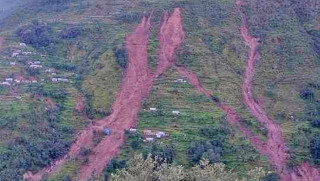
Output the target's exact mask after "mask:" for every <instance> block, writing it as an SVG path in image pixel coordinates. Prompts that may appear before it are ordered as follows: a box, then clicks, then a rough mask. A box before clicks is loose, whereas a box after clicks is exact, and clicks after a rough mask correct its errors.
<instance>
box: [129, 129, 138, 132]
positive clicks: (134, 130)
mask: <svg viewBox="0 0 320 181" xmlns="http://www.w3.org/2000/svg"><path fill="white" fill-rule="evenodd" d="M129 132H130V133H136V132H137V129H133V128H131V129H129Z"/></svg>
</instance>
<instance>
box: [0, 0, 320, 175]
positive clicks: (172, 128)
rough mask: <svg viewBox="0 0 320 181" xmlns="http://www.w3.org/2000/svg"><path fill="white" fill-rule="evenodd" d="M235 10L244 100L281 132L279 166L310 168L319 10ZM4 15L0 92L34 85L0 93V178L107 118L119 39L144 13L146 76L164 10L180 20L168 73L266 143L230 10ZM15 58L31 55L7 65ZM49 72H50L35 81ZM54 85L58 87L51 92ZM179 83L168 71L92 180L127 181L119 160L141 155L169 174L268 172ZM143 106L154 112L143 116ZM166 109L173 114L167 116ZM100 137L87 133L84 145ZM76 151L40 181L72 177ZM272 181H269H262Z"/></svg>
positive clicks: (272, 0) (250, 5)
mask: <svg viewBox="0 0 320 181" xmlns="http://www.w3.org/2000/svg"><path fill="white" fill-rule="evenodd" d="M244 1H245V3H244V8H243V9H244V10H245V13H246V14H247V15H248V25H249V27H250V34H252V35H254V36H256V37H259V38H260V39H261V45H260V47H259V51H260V53H261V59H260V60H259V61H257V63H256V68H257V69H256V74H255V76H254V82H253V88H254V91H253V93H254V97H255V99H256V100H257V101H258V102H259V103H261V104H262V106H263V108H264V110H266V111H267V113H268V115H269V116H270V117H271V118H273V119H274V120H275V121H276V122H277V123H279V124H280V125H281V128H282V129H283V132H284V136H285V140H286V142H287V146H288V147H289V149H290V150H291V155H292V157H291V158H290V160H289V162H290V164H299V163H301V162H304V161H313V162H314V163H316V164H319V163H320V161H319V160H320V156H319V155H320V153H319V147H320V146H319V145H320V143H319V142H320V141H319V140H320V139H319V138H320V104H319V102H320V88H319V87H320V86H319V85H320V82H319V76H320V75H319V72H320V71H319V70H320V69H319V67H320V66H319V65H320V64H319V62H320V61H319V60H320V59H319V55H320V52H319V47H320V45H319V43H320V33H319V32H320V28H319V27H320V26H319V25H320V24H319V16H320V14H319V12H320V11H319V7H317V6H314V5H313V4H312V3H313V1H306V0H302V1H298V0H283V1H276V0H269V1H259V0H244ZM16 2H18V1H16ZM11 4H12V3H11ZM15 7H16V8H17V9H15V10H11V11H10V13H9V11H8V12H6V14H5V16H6V18H3V17H4V16H3V17H2V16H1V15H0V16H1V17H0V36H3V37H5V39H6V42H5V47H4V48H5V49H4V51H3V52H0V68H1V70H0V82H2V81H4V79H5V78H14V79H16V78H17V77H20V78H21V77H23V78H24V79H26V80H34V79H35V80H37V83H20V84H18V83H12V86H10V87H6V86H0V114H1V116H0V136H1V139H0V175H1V177H0V180H21V179H22V174H23V173H25V172H26V171H29V170H31V171H33V172H35V171H37V170H39V169H41V168H43V167H44V166H47V165H49V164H50V163H51V162H52V160H53V159H56V158H60V157H61V156H63V155H64V154H65V153H66V152H67V150H68V148H69V146H70V143H71V142H72V141H73V140H74V138H75V135H76V133H77V132H78V130H81V129H83V128H84V125H85V119H86V117H88V118H90V119H99V118H102V117H104V116H107V115H109V114H110V112H111V106H112V103H113V102H114V100H115V95H116V91H117V90H118V88H119V86H120V82H121V78H122V75H123V73H124V72H125V68H126V66H127V61H128V57H127V53H126V50H125V45H124V44H125V43H124V41H125V36H126V34H128V33H129V32H130V31H131V30H132V28H133V27H134V26H135V25H136V24H137V23H138V22H139V21H140V19H141V17H142V16H143V14H144V12H145V13H150V12H151V11H152V12H153V15H152V19H151V22H152V28H151V29H150V31H151V32H150V36H149V37H150V38H149V42H148V55H149V57H148V60H149V65H150V67H151V68H152V69H154V68H155V66H156V63H157V48H158V46H159V42H158V40H157V38H158V31H159V26H160V23H161V18H162V13H163V12H164V11H165V10H168V11H169V12H171V11H172V9H173V8H174V7H180V8H181V10H182V17H183V23H184V30H185V32H186V37H185V40H184V43H183V45H182V46H181V48H180V49H179V50H178V55H177V64H179V65H182V66H184V67H186V68H187V69H189V70H192V71H194V72H195V73H196V74H197V75H198V77H199V79H200V82H201V84H202V85H203V86H204V87H205V88H206V89H207V90H209V91H210V93H211V94H213V95H215V96H216V97H218V98H219V100H221V101H222V102H223V103H226V104H228V105H230V106H231V107H232V108H234V109H235V110H236V111H237V112H238V113H239V115H240V116H241V117H242V118H243V119H244V123H245V124H246V125H247V126H248V128H249V129H250V130H252V131H253V132H254V133H255V134H257V135H259V136H260V137H261V138H262V139H265V137H266V133H267V130H266V129H264V128H263V126H262V125H261V124H260V123H258V122H257V121H256V120H255V118H253V117H252V115H251V113H250V112H249V111H248V110H247V108H246V107H245V105H244V104H243V103H242V92H241V85H242V76H243V71H244V68H245V64H246V59H247V57H248V49H247V47H246V45H245V44H244V43H243V40H242V38H241V36H240V34H239V27H240V26H241V19H240V16H239V12H238V11H237V9H236V8H235V1H234V0H170V1H158V0H141V1H127V0H117V1H108V2H106V1H104V0H90V1H89V0H79V1H77V0H28V1H24V2H23V7H19V6H18V5H17V6H15ZM20 42H23V43H26V44H27V46H26V47H24V46H20V45H19V43H20ZM15 50H21V51H23V52H32V54H30V55H19V56H17V57H13V56H12V53H13V52H14V51H15ZM30 61H40V62H41V65H42V66H43V68H40V69H34V68H30V66H29V65H28V63H29V62H30ZM10 62H15V63H16V65H14V66H13V65H10ZM49 68H52V69H54V72H53V73H51V72H50V73H48V72H46V70H47V69H49ZM56 77H57V78H64V79H68V80H69V81H68V82H59V83H53V82H52V78H56ZM180 78H183V77H180V76H179V75H178V74H177V72H175V70H174V69H171V70H170V71H168V72H166V73H165V74H164V75H162V76H161V77H160V78H158V79H157V80H156V81H155V82H154V86H153V88H152V92H151V94H150V95H149V96H148V97H147V98H146V100H145V101H144V103H143V107H142V108H141V110H140V112H139V115H138V119H139V123H138V126H137V129H138V132H137V133H136V134H132V133H128V134H126V136H127V137H128V139H127V142H126V144H125V145H124V146H123V149H122V151H121V154H120V155H119V156H118V157H117V158H115V159H113V160H112V161H111V163H110V164H109V165H107V166H106V169H105V171H104V176H103V177H108V176H109V175H110V173H116V172H118V171H117V170H118V169H122V170H121V171H120V173H122V174H124V173H126V171H125V170H123V168H127V167H130V162H128V159H129V158H130V157H132V156H133V155H135V154H139V153H143V156H144V157H147V155H148V154H149V153H151V154H152V158H156V157H157V158H161V159H165V160H166V162H167V164H170V166H168V167H173V168H174V169H182V168H180V167H177V166H176V165H183V167H184V169H187V170H189V171H190V170H192V169H194V168H195V167H194V166H195V165H198V164H199V163H200V161H201V160H202V159H207V160H209V161H210V163H215V164H217V163H219V164H220V163H223V164H224V165H225V168H226V170H229V169H231V170H233V171H232V174H230V176H234V178H245V177H246V173H247V171H248V170H252V169H254V168H256V167H263V168H264V170H266V171H269V170H270V169H271V168H270V165H269V162H268V161H267V159H266V158H265V157H263V156H261V155H260V154H258V153H257V151H255V149H254V148H253V147H252V146H251V145H250V143H249V141H248V140H247V139H245V138H244V137H243V135H242V134H241V132H240V131H239V130H238V129H237V128H236V127H231V126H229V125H228V124H227V122H226V115H225V114H224V113H223V112H222V111H221V110H220V109H219V108H218V107H217V106H216V105H214V104H213V103H212V102H211V101H210V100H208V99H207V98H206V97H204V96H203V95H201V94H199V93H198V92H196V91H195V90H194V88H193V87H192V86H191V85H189V84H188V83H176V82H175V80H176V79H180ZM79 94H81V95H82V96H83V97H84V105H85V106H84V107H85V108H84V112H85V116H84V117H82V116H81V115H80V114H77V113H75V112H74V107H75V105H76V100H77V96H78V95H79ZM151 107H155V108H157V111H155V112H153V111H149V108H151ZM173 110H178V111H180V112H181V114H180V115H179V116H178V115H173V114H172V111H173ZM143 130H152V131H164V132H165V133H167V134H168V136H167V137H164V138H162V139H156V140H155V141H154V142H152V143H150V142H143V140H144V139H145V136H144V135H143ZM103 138H104V135H101V134H100V133H98V132H97V133H95V138H94V139H95V140H94V144H97V143H98V142H99V141H101V139H103ZM81 152H82V154H81V156H80V157H79V158H77V159H75V160H69V161H68V162H67V164H66V165H64V168H63V169H62V171H61V173H57V174H55V175H53V176H52V178H50V179H52V180H72V179H74V178H75V177H76V173H77V171H78V168H79V167H80V165H81V164H82V163H85V162H86V161H87V154H89V153H90V150H87V149H86V148H83V150H82V151H81ZM148 159H150V158H148ZM8 165H10V168H9V167H8ZM196 168H197V166H196ZM209 168H210V169H211V168H215V166H209ZM166 169H168V168H166ZM228 173H229V172H228ZM116 175H117V176H118V177H117V178H119V179H120V178H122V176H123V175H121V174H119V173H117V174H116ZM195 175H196V174H195ZM149 176H150V175H149ZM134 178H136V177H134ZM276 179H278V178H277V176H276V175H275V174H269V175H267V176H266V177H265V178H264V180H276ZM120 180H121V179H120ZM160 180H161V179H160Z"/></svg>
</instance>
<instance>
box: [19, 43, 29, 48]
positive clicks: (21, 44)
mask: <svg viewBox="0 0 320 181" xmlns="http://www.w3.org/2000/svg"><path fill="white" fill-rule="evenodd" d="M19 45H20V46H21V47H26V46H27V45H26V44H25V43H19Z"/></svg>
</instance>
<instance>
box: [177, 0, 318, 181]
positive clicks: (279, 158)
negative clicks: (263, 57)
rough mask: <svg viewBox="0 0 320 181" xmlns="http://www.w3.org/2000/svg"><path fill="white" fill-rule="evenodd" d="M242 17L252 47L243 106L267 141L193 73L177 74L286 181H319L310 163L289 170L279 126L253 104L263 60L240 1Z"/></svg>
mask: <svg viewBox="0 0 320 181" xmlns="http://www.w3.org/2000/svg"><path fill="white" fill-rule="evenodd" d="M236 4H237V8H238V11H239V13H240V14H241V17H242V22H243V25H242V27H241V28H240V32H241V36H242V38H243V39H244V42H245V44H247V45H248V46H249V58H248V61H247V65H246V70H245V74H244V76H243V85H242V94H243V102H244V104H245V105H246V106H247V108H248V109H249V111H250V112H251V114H252V115H253V116H254V117H255V118H256V119H257V120H258V121H259V122H261V123H262V124H263V125H264V126H265V127H266V128H267V129H268V135H267V141H266V142H262V140H261V139H260V138H259V137H258V136H254V134H253V133H252V132H251V131H250V130H248V129H247V128H246V127H245V126H244V124H243V123H242V121H241V118H240V117H239V116H238V115H237V114H236V112H235V111H234V110H233V109H231V108H230V107H228V106H227V105H225V104H223V103H221V102H220V101H219V100H218V99H217V98H214V97H213V96H212V95H210V93H209V92H208V91H206V90H205V89H204V88H203V87H202V86H201V85H200V83H199V80H198V78H197V76H196V74H194V73H193V72H191V71H188V70H186V69H185V68H183V67H180V66H177V67H176V68H177V70H178V72H179V73H180V75H182V76H185V77H187V78H188V79H189V82H190V83H191V84H192V85H193V86H194V87H195V88H196V89H197V90H198V91H199V92H201V93H202V94H204V95H205V96H207V97H208V98H210V99H212V100H213V102H215V103H217V104H218V106H219V108H220V109H222V110H223V111H224V112H225V113H226V114H227V116H228V122H229V124H231V125H233V126H237V127H238V128H239V129H240V130H241V132H242V133H243V134H244V135H245V136H246V137H247V138H248V139H249V140H250V142H251V144H252V145H253V146H254V147H255V148H256V149H257V150H258V151H259V152H260V153H261V154H263V155H266V156H267V157H268V158H269V159H270V162H271V164H272V165H273V166H274V168H275V170H276V172H277V173H278V174H279V176H280V178H281V180H283V181H318V180H320V174H319V173H320V172H319V170H318V169H317V168H315V167H313V166H312V165H310V164H308V163H304V164H302V165H300V166H298V167H296V168H294V169H293V170H292V169H289V168H288V167H287V165H286V161H287V154H286V152H285V148H286V146H285V142H284V139H283V135H282V130H281V128H280V126H279V125H278V124H276V123H274V121H273V120H271V119H270V118H269V117H268V116H267V114H266V112H265V111H264V110H263V109H262V108H261V106H260V105H259V104H258V103H257V102H256V101H255V100H254V98H253V95H252V80H253V76H254V73H255V66H254V63H255V61H256V60H257V59H259V58H260V54H259V52H258V46H259V41H260V40H259V39H258V38H254V37H251V36H250V35H249V33H248V27H247V20H246V15H245V14H244V12H242V9H241V8H242V4H243V2H242V1H241V0H237V2H236Z"/></svg>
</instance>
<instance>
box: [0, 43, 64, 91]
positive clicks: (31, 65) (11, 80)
mask: <svg viewBox="0 0 320 181" xmlns="http://www.w3.org/2000/svg"><path fill="white" fill-rule="evenodd" d="M19 46H20V47H26V46H27V45H26V44H25V43H19ZM21 49H24V48H21ZM21 49H18V48H16V49H14V50H13V51H12V54H11V57H14V58H16V57H19V56H20V55H25V56H29V55H33V54H35V53H33V52H29V51H23V50H21ZM41 56H42V55H41ZM9 64H10V66H15V65H16V62H15V61H10V63H9ZM27 67H28V68H30V69H41V68H43V65H42V64H41V62H40V61H28V62H27ZM45 73H46V74H49V75H50V77H51V78H50V80H51V82H53V83H57V82H70V81H69V79H66V78H62V77H57V73H56V70H55V69H54V68H48V69H46V70H45ZM41 81H44V79H41ZM20 83H28V84H29V83H38V80H37V79H36V78H24V77H22V76H16V77H14V78H11V77H10V78H6V79H5V80H4V81H3V82H0V85H2V86H11V85H12V84H20Z"/></svg>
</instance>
